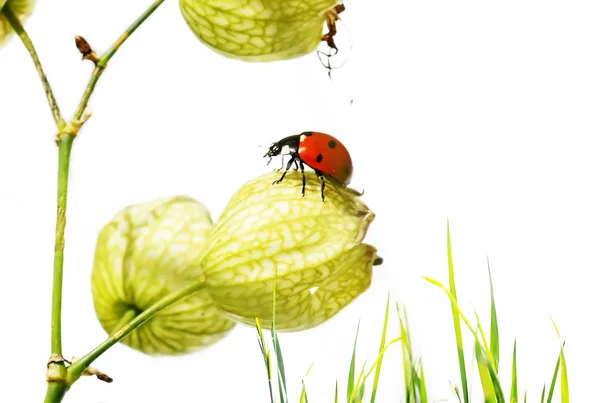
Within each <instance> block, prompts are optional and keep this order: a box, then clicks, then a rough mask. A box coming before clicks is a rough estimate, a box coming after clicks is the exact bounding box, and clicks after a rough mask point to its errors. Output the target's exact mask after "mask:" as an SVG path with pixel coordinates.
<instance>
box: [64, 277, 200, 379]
mask: <svg viewBox="0 0 600 403" xmlns="http://www.w3.org/2000/svg"><path fill="white" fill-rule="evenodd" d="M202 288H204V279H203V278H202V279H199V281H198V282H196V283H194V284H192V285H189V286H187V287H185V288H183V289H181V290H179V291H176V292H173V293H171V294H169V295H167V296H165V297H163V298H161V299H160V300H158V301H157V302H155V303H154V304H153V305H152V306H150V308H148V309H146V310H145V311H144V312H142V313H140V314H139V315H138V316H136V317H135V318H133V320H131V321H130V322H129V323H127V324H126V325H125V326H123V327H121V328H120V329H119V330H117V331H116V332H114V333H113V334H112V335H111V336H110V337H109V338H108V339H107V340H106V341H104V342H103V343H102V344H100V345H99V346H98V347H96V348H95V349H93V350H92V351H90V352H89V353H88V354H87V355H85V356H84V357H83V358H81V359H79V360H77V361H76V362H74V363H73V365H71V366H70V367H69V368H67V385H69V386H70V385H72V384H73V383H75V382H76V381H77V380H78V379H79V378H80V377H81V375H83V373H84V371H85V370H86V368H87V367H89V366H90V365H91V364H92V363H93V362H94V360H96V359H97V358H98V357H100V356H101V355H102V354H103V353H104V352H105V351H106V350H108V349H109V348H111V347H112V346H114V345H115V344H117V343H118V342H119V341H121V340H123V339H124V338H125V337H126V336H127V335H128V334H129V333H131V332H133V331H134V330H135V329H137V328H138V327H140V326H141V325H143V324H144V323H146V322H147V321H148V320H149V319H150V318H152V316H154V314H156V313H157V312H159V311H160V310H162V309H164V308H166V307H168V306H169V305H171V304H174V303H175V302H178V301H180V300H182V299H184V298H186V297H189V296H190V295H192V294H193V293H195V292H197V291H199V290H201V289H202Z"/></svg>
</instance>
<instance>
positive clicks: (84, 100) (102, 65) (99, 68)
mask: <svg viewBox="0 0 600 403" xmlns="http://www.w3.org/2000/svg"><path fill="white" fill-rule="evenodd" d="M164 1H165V0H154V2H153V3H152V4H151V5H150V7H148V8H147V9H146V11H144V12H143V13H142V15H140V16H139V17H138V19H137V20H135V21H134V22H133V23H132V24H131V25H130V26H129V27H128V28H127V29H126V30H125V32H123V34H122V35H121V36H120V37H119V39H117V40H116V42H115V43H113V45H112V46H111V47H110V48H109V49H108V50H107V51H106V52H105V53H104V54H103V55H102V57H100V59H98V62H97V63H96V68H95V69H94V72H93V73H92V77H91V79H90V81H89V83H88V85H87V88H86V89H85V92H84V93H83V97H81V101H80V102H79V106H78V107H77V112H75V117H74V119H81V116H82V115H83V112H84V111H85V108H86V106H87V104H88V101H89V99H90V97H91V96H92V92H94V88H95V87H96V83H97V82H98V80H99V79H100V76H101V75H102V73H103V72H104V69H106V66H107V65H108V61H109V60H110V59H111V58H112V57H113V55H114V54H115V53H116V52H117V50H119V48H120V47H121V45H123V43H125V41H126V40H127V38H129V37H130V36H131V34H133V33H134V32H135V30H136V29H138V28H139V26H140V25H142V23H143V22H144V21H146V19H147V18H148V17H150V15H151V14H152V13H153V12H154V11H155V10H156V9H157V8H158V7H159V6H160V5H161V4H162V3H163V2H164Z"/></svg>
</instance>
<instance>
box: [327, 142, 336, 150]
mask: <svg viewBox="0 0 600 403" xmlns="http://www.w3.org/2000/svg"><path fill="white" fill-rule="evenodd" d="M335 146H337V143H336V142H335V140H329V148H331V149H334V148H335Z"/></svg>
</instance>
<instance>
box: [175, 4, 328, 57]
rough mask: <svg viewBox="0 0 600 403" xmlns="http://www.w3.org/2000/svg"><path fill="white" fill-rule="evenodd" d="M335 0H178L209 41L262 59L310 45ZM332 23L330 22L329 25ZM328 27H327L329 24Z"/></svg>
mask: <svg viewBox="0 0 600 403" xmlns="http://www.w3.org/2000/svg"><path fill="white" fill-rule="evenodd" d="M338 3H339V0H305V1H301V2H294V1H279V0H247V1H242V0H179V6H180V8H181V12H182V14H183V17H184V19H185V21H186V22H187V24H188V25H189V27H190V28H191V30H192V31H193V32H194V34H195V35H196V36H197V37H198V39H200V41H202V42H203V43H204V44H206V45H207V46H208V47H210V48H211V49H213V50H214V51H216V52H217V53H220V54H222V55H225V56H227V57H231V58H235V59H240V60H245V61H251V62H267V61H273V60H284V59H292V58H295V57H299V56H302V55H305V54H307V53H310V52H312V51H314V50H315V49H316V48H317V46H318V45H319V42H320V41H321V40H323V37H324V35H323V28H324V26H325V23H326V22H327V23H328V25H329V24H330V23H331V21H335V19H336V17H335V16H333V17H332V15H331V13H336V12H337V11H336V10H338V9H336V7H335V6H336V5H337V4H338ZM330 28H331V27H330ZM330 31H331V29H330Z"/></svg>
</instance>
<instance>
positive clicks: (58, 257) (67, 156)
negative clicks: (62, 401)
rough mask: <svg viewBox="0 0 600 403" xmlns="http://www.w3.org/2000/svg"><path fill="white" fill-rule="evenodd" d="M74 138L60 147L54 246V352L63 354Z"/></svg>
mask: <svg viewBox="0 0 600 403" xmlns="http://www.w3.org/2000/svg"><path fill="white" fill-rule="evenodd" d="M72 146H73V138H69V139H67V141H61V142H60V145H59V149H58V186H57V203H56V204H57V209H56V237H55V247H54V278H53V280H52V354H57V355H62V337H61V329H62V326H61V321H62V319H61V308H62V281H63V263H64V252H65V227H66V224H67V216H66V211H67V190H68V187H69V163H70V160H71V148H72Z"/></svg>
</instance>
